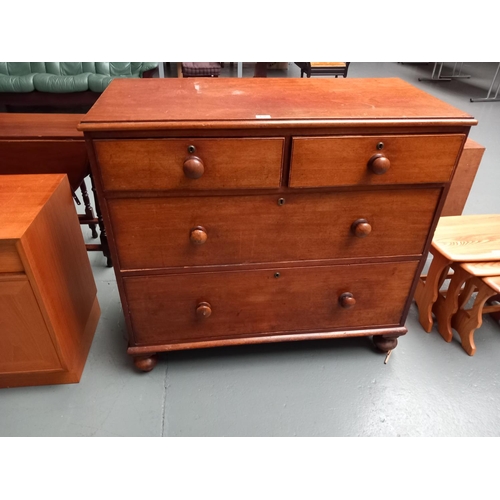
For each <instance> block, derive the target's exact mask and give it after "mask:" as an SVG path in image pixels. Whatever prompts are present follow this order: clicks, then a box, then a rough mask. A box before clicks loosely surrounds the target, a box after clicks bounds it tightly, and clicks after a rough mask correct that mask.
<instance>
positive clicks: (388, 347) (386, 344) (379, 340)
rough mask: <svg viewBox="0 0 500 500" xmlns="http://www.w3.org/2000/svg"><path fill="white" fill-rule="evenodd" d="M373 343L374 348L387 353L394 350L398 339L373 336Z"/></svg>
mask: <svg viewBox="0 0 500 500" xmlns="http://www.w3.org/2000/svg"><path fill="white" fill-rule="evenodd" d="M373 343H374V344H375V347H376V348H377V349H378V350H379V351H382V352H389V351H392V350H393V349H395V347H396V346H397V345H398V339H397V338H387V337H384V336H383V335H374V336H373Z"/></svg>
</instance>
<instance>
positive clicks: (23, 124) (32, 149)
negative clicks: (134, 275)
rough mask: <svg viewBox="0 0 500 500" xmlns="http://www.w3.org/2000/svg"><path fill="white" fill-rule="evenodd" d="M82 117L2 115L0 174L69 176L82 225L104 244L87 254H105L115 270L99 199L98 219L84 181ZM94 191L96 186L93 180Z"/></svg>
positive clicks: (86, 171) (90, 247)
mask: <svg viewBox="0 0 500 500" xmlns="http://www.w3.org/2000/svg"><path fill="white" fill-rule="evenodd" d="M82 117H83V115H78V114H59V113H0V174H2V175H16V174H66V175H67V176H68V179H69V183H70V185H71V189H72V191H73V192H74V193H75V192H76V191H77V190H78V189H80V191H81V193H82V197H83V202H84V204H85V215H83V214H81V215H79V220H80V224H84V225H87V224H88V225H89V227H90V229H91V230H92V237H93V238H97V236H98V234H97V231H96V228H95V225H96V224H98V225H99V229H100V240H101V244H89V245H87V250H88V251H102V252H103V254H104V256H105V257H106V258H107V265H108V267H111V266H112V262H111V257H110V254H109V248H108V242H107V237H106V231H105V229H104V223H103V221H102V215H101V211H100V208H99V204H98V200H97V196H94V199H95V209H96V215H97V217H95V216H94V212H93V209H92V206H91V204H90V200H89V196H88V193H87V187H86V184H85V177H87V176H90V166H89V159H88V156H87V151H86V148H85V141H84V139H83V134H82V133H81V132H79V131H78V130H77V129H76V127H77V125H78V123H79V122H80V120H81V118H82ZM90 181H91V186H92V190H93V191H94V183H93V180H92V176H90Z"/></svg>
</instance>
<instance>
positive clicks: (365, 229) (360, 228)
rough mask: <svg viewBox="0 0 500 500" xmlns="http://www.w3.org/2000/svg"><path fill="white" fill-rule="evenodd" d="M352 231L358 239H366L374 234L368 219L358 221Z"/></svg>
mask: <svg viewBox="0 0 500 500" xmlns="http://www.w3.org/2000/svg"><path fill="white" fill-rule="evenodd" d="M351 231H352V232H353V234H354V236H357V237H358V238H365V237H366V236H368V235H369V234H370V233H371V232H372V227H371V225H370V224H369V223H368V221H367V220H366V219H358V220H355V221H354V222H353V223H352V226H351Z"/></svg>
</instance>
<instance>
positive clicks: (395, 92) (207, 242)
mask: <svg viewBox="0 0 500 500" xmlns="http://www.w3.org/2000/svg"><path fill="white" fill-rule="evenodd" d="M475 124H476V121H475V120H474V119H473V118H472V117H471V116H469V115H467V114H466V113H464V112H462V111H460V110H458V109H455V108H453V107H452V106H449V105H448V104H446V103H444V102H441V101H440V100H438V99H436V98H434V97H432V96H430V95H428V94H426V93H425V92H423V91H420V90H418V89H416V88H414V87H413V86H411V85H409V84H407V83H405V82H403V81H402V80H399V79H342V80H340V79H307V80H305V79H208V78H207V79H203V78H201V79H152V80H136V81H134V80H121V81H120V80H115V81H114V82H113V83H112V84H111V85H110V86H109V87H108V89H107V90H106V91H105V92H104V93H103V95H102V96H101V97H100V99H99V100H98V101H97V103H96V104H95V105H94V107H93V108H92V109H91V110H90V111H89V113H88V114H87V115H86V116H85V117H84V119H83V120H82V122H81V123H80V126H79V128H80V129H81V130H83V131H84V134H85V137H86V141H87V146H88V150H89V155H90V159H91V165H92V170H93V174H94V178H95V182H96V184H97V191H98V196H99V202H100V203H101V205H102V209H103V215H104V220H105V225H106V226H107V231H108V235H109V238H110V246H111V251H112V256H113V262H114V263H115V272H116V277H117V281H118V286H119V290H120V296H121V300H122V305H123V310H124V314H125V317H126V323H127V328H128V335H129V349H128V352H129V354H131V355H132V356H134V358H135V364H136V366H138V367H139V368H140V369H142V370H150V369H152V368H153V367H154V365H155V363H156V357H155V356H156V353H158V352H164V351H169V350H175V349H190V348H197V347H211V346H220V345H230V344H246V343H259V342H278V341H288V340H303V339H318V338H332V337H344V336H361V335H373V336H374V337H373V338H374V342H375V345H376V346H377V347H378V348H379V349H380V350H382V351H388V350H389V349H392V348H394V347H395V346H396V344H397V340H396V339H397V337H398V336H400V335H403V334H404V333H406V328H405V326H404V325H405V320H406V316H407V313H408V309H409V307H410V303H411V299H412V296H413V292H414V288H415V285H416V279H417V277H418V276H419V274H420V271H421V269H422V266H423V264H424V258H423V256H424V255H426V253H427V248H428V246H429V244H430V241H431V238H432V234H433V231H434V228H435V226H436V224H437V221H438V218H439V215H440V212H441V209H442V206H443V203H444V201H445V197H446V194H447V191H448V189H449V185H450V181H451V180H452V177H453V173H454V169H455V166H456V164H457V161H458V160H459V158H460V154H461V151H462V148H463V145H464V142H465V140H466V138H467V134H468V132H469V129H470V127H471V126H472V125H475Z"/></svg>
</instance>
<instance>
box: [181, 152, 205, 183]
mask: <svg viewBox="0 0 500 500" xmlns="http://www.w3.org/2000/svg"><path fill="white" fill-rule="evenodd" d="M182 170H184V175H185V176H186V177H188V178H189V179H199V178H200V177H201V176H202V175H203V173H204V172H205V166H204V165H203V161H202V160H201V158H198V157H197V156H188V157H187V158H186V159H185V160H184V165H183V166H182Z"/></svg>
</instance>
